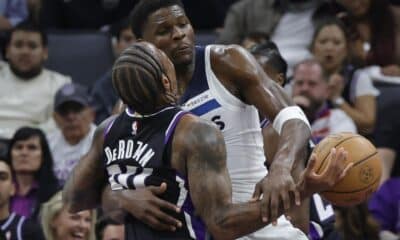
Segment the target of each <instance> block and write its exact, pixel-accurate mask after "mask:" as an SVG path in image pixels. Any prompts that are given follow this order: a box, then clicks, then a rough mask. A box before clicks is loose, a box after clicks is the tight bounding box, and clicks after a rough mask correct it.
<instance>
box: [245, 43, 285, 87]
mask: <svg viewBox="0 0 400 240" xmlns="http://www.w3.org/2000/svg"><path fill="white" fill-rule="evenodd" d="M250 52H251V54H253V56H254V57H255V58H256V60H257V62H258V63H259V64H260V66H261V67H262V68H263V70H264V72H265V73H266V74H267V75H268V76H269V77H270V78H272V79H273V80H274V81H275V82H276V83H278V84H279V85H280V86H282V87H283V86H284V85H285V84H286V82H287V77H286V72H287V63H286V61H285V59H283V57H282V56H281V54H280V52H279V49H278V47H277V46H276V44H275V43H274V42H272V41H269V42H265V43H261V44H256V45H254V46H253V47H251V48H250Z"/></svg>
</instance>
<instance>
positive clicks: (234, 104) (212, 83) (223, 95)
mask: <svg viewBox="0 0 400 240" xmlns="http://www.w3.org/2000/svg"><path fill="white" fill-rule="evenodd" d="M213 46H215V45H208V46H206V49H205V55H204V57H205V59H204V60H205V61H204V62H205V67H206V69H205V70H206V78H207V83H208V86H209V88H210V91H211V93H212V95H213V96H214V97H215V98H216V99H217V101H218V102H219V103H220V104H221V106H224V107H226V108H228V109H230V110H233V111H236V110H238V109H241V108H246V107H250V106H251V105H248V104H246V103H244V102H243V101H241V100H240V99H239V98H237V97H236V96H234V95H233V94H232V93H230V92H229V91H228V89H226V88H225V86H224V85H223V84H222V83H221V82H220V81H219V80H218V78H217V76H216V75H215V73H214V71H213V70H212V67H211V48H212V47H213Z"/></svg>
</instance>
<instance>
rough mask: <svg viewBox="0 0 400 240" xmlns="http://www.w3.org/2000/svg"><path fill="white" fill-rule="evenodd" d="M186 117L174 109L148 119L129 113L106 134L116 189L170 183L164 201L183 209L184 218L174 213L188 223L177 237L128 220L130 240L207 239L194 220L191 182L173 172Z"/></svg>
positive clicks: (106, 161) (109, 169)
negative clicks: (178, 130) (177, 136)
mask: <svg viewBox="0 0 400 240" xmlns="http://www.w3.org/2000/svg"><path fill="white" fill-rule="evenodd" d="M184 114H186V112H184V111H182V110H181V109H180V108H178V107H173V106H171V107H166V108H164V109H162V110H160V111H158V112H157V113H154V114H151V115H148V116H136V115H134V114H133V113H132V112H131V111H130V110H129V109H126V111H125V112H123V113H121V114H120V115H119V116H118V117H116V118H115V120H114V121H113V122H111V123H110V125H109V126H108V127H107V129H106V132H105V138H104V151H103V160H104V164H105V168H106V170H107V174H108V180H109V183H110V184H111V188H112V190H114V191H123V190H124V189H136V188H143V187H146V186H159V185H160V184H161V183H162V182H165V183H167V190H166V192H165V193H164V194H163V195H161V198H162V199H164V200H166V201H169V202H171V203H173V204H176V205H177V206H178V207H180V208H181V212H180V213H179V214H178V213H173V212H169V214H171V215H173V216H174V217H175V218H177V219H179V220H180V221H181V222H182V224H183V227H182V228H179V229H177V230H176V231H175V232H167V231H165V232H163V231H156V230H153V229H151V228H150V227H148V226H147V225H145V224H143V223H142V222H140V221H139V220H137V219H135V218H134V217H133V216H128V217H127V218H126V219H125V227H126V228H125V232H126V239H141V240H142V239H146V240H152V239H204V238H205V225H204V223H203V222H202V221H201V219H200V218H198V217H197V216H195V215H194V208H193V204H192V201H191V199H190V196H189V190H188V183H187V178H186V177H185V176H182V175H181V174H179V173H178V172H177V171H176V170H174V169H173V168H172V167H171V145H172V136H173V134H174V130H175V127H176V125H177V124H178V122H179V120H180V119H181V117H182V116H183V115H184Z"/></svg>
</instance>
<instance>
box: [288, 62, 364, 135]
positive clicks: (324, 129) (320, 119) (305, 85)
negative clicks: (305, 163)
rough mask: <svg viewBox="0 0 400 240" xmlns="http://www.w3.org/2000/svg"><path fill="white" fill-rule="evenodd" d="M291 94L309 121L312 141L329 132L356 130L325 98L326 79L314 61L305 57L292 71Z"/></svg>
mask: <svg viewBox="0 0 400 240" xmlns="http://www.w3.org/2000/svg"><path fill="white" fill-rule="evenodd" d="M292 81H293V82H292V87H293V89H292V95H293V100H294V102H295V103H296V104H297V105H299V106H300V107H301V108H302V109H303V111H304V113H305V114H306V116H307V118H308V120H309V121H310V123H311V134H312V138H313V140H314V142H315V143H318V142H319V141H321V140H322V139H323V138H324V137H326V136H328V135H329V134H334V133H339V132H357V130H356V126H355V124H354V122H353V120H352V119H351V118H350V117H349V116H348V115H346V113H345V112H343V111H342V110H341V109H338V108H332V107H331V105H330V104H329V102H328V101H327V100H328V94H329V89H328V80H327V79H326V77H325V74H324V72H323V69H322V67H321V65H320V64H319V63H318V62H317V61H316V60H305V61H302V62H300V63H299V64H297V65H296V66H295V68H294V71H293V80H292Z"/></svg>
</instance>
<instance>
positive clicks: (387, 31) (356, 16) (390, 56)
mask: <svg viewBox="0 0 400 240" xmlns="http://www.w3.org/2000/svg"><path fill="white" fill-rule="evenodd" d="M337 2H338V3H339V4H340V5H342V6H343V7H344V8H345V9H346V10H347V14H348V17H349V23H350V24H352V25H354V26H355V31H357V33H358V34H359V38H360V39H361V41H362V42H363V47H364V48H363V49H364V51H365V56H366V58H367V59H366V60H367V63H368V64H369V65H380V66H382V67H384V68H383V72H385V73H386V74H388V75H390V73H392V72H393V71H395V72H397V73H398V74H400V67H399V63H400V42H399V40H400V39H397V40H396V36H398V35H399V34H400V28H396V25H395V19H394V12H393V11H394V10H395V7H393V9H391V7H390V5H389V1H388V0H337ZM398 21H400V20H398Z"/></svg>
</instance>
